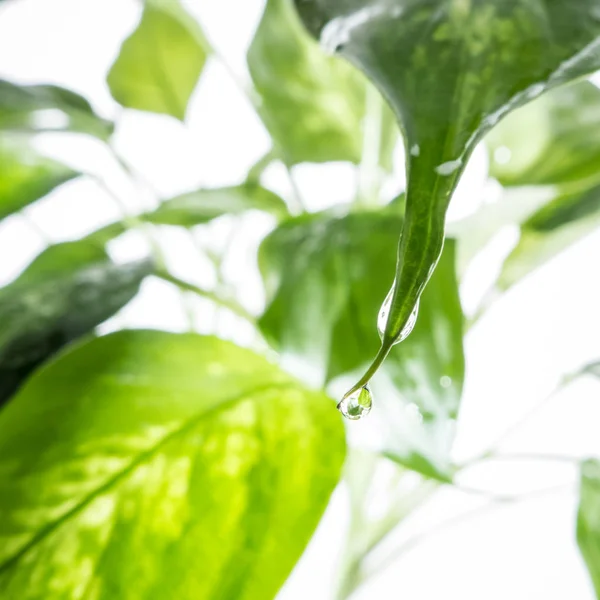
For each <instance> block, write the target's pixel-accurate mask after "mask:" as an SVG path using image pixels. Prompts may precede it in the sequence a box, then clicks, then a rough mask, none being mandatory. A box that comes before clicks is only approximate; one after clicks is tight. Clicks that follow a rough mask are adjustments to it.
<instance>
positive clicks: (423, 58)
mask: <svg viewBox="0 0 600 600" xmlns="http://www.w3.org/2000/svg"><path fill="white" fill-rule="evenodd" d="M296 6H297V8H298V11H299V12H300V15H301V16H302V18H303V20H304V22H305V24H306V26H307V27H308V29H309V30H310V31H311V32H312V33H313V34H314V35H315V36H316V37H317V38H319V39H320V40H321V42H322V43H323V44H324V45H326V46H328V47H330V48H331V49H335V50H336V51H337V52H339V53H340V54H341V55H343V56H344V57H346V58H347V59H348V60H350V61H351V62H352V63H354V64H355V65H356V66H358V67H359V68H360V69H361V70H362V71H363V72H365V73H367V74H368V75H369V76H370V77H371V78H372V79H373V81H374V82H375V83H376V84H377V86H378V87H379V89H380V90H381V91H382V93H383V95H384V96H385V97H386V98H387V99H388V100H389V101H390V103H391V105H392V107H393V108H394V111H395V112H396V114H397V115H398V118H399V120H400V121H401V123H402V130H403V132H404V134H405V143H406V147H407V148H408V149H409V152H408V164H407V196H406V220H405V221H404V227H403V232H402V236H401V239H400V247H399V251H398V263H397V275H396V280H397V284H396V287H395V291H394V296H393V299H392V306H391V310H390V317H389V319H388V322H387V329H386V332H385V336H384V340H383V345H382V348H381V350H380V352H379V354H378V355H377V357H376V359H375V361H374V362H373V364H372V366H371V367H370V368H369V369H368V371H367V373H365V375H364V376H363V378H361V380H359V381H358V382H357V383H356V385H355V386H353V388H352V390H354V389H357V388H359V387H361V386H362V385H363V384H364V383H365V382H366V381H368V380H369V379H370V377H371V376H372V374H373V373H374V372H375V371H376V370H377V368H378V366H379V365H380V364H381V362H382V361H383V360H384V358H385V356H386V354H387V352H388V351H389V349H390V348H391V347H392V345H393V343H394V342H395V340H396V339H397V338H398V337H399V336H400V335H401V332H402V330H403V329H404V327H405V326H406V324H407V323H408V321H409V320H410V318H411V314H412V312H413V309H414V306H415V304H416V302H417V300H418V298H419V296H420V295H421V293H422V291H423V289H424V288H425V285H426V284H427V282H428V280H429V278H430V276H431V274H432V272H433V269H434V268H435V265H436V262H437V260H438V258H439V256H440V253H441V250H442V245H443V240H444V222H445V213H446V209H447V206H448V203H449V201H450V198H451V196H452V193H453V191H454V189H455V187H456V184H457V182H458V179H459V177H460V174H461V173H462V171H463V169H464V167H465V165H466V162H467V160H468V158H469V155H470V153H471V152H472V150H473V149H474V147H475V145H476V144H477V142H478V141H479V140H480V139H481V137H482V136H483V134H484V133H486V132H487V131H488V130H489V129H491V128H492V127H493V126H494V125H495V124H496V123H497V122H498V121H499V120H500V119H501V118H502V117H503V116H505V115H506V114H508V113H509V112H510V111H511V110H513V109H515V108H517V107H518V106H520V105H523V104H525V103H527V102H529V101H531V100H533V99H534V98H536V97H537V96H539V95H540V94H542V93H543V92H544V91H545V90H548V89H551V88H553V87H556V86H558V85H561V84H564V83H567V82H568V81H571V80H574V79H576V78H578V77H581V76H582V75H585V74H588V73H591V72H593V71H594V70H596V69H597V68H598V67H600V54H599V53H598V47H599V45H600V20H599V19H598V18H597V10H598V5H597V1H596V0H581V1H580V2H554V1H549V0H535V1H534V0H481V1H479V2H476V3H473V2H470V1H468V0H457V1H455V2H448V1H446V0H408V1H406V0H378V1H375V2H372V1H367V0H348V1H345V2H339V1H338V0H296Z"/></svg>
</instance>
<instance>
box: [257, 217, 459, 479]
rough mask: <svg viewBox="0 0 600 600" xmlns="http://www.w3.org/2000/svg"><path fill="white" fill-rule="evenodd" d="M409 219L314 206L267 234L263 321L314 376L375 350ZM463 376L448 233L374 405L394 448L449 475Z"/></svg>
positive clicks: (339, 370) (359, 362)
mask: <svg viewBox="0 0 600 600" xmlns="http://www.w3.org/2000/svg"><path fill="white" fill-rule="evenodd" d="M400 227H401V219H400V218H399V217H398V216H397V215H395V214H393V213H390V211H384V212H380V213H356V214H351V215H349V216H346V217H335V216H334V215H331V214H326V213H325V214H315V215H311V216H305V217H300V218H297V219H294V220H291V221H287V222H285V223H284V224H282V225H281V226H280V227H279V228H278V229H276V230H275V231H274V232H273V233H272V234H270V235H269V236H268V237H267V238H266V240H265V241H264V242H263V245H262V246H261V249H260V254H259V258H260V266H261V271H262V273H263V277H264V279H265V284H266V288H267V294H268V297H269V304H268V307H267V310H266V311H265V313H264V315H263V316H262V318H261V319H260V326H261V329H262V331H263V333H264V334H265V336H266V337H267V339H268V340H269V341H270V342H271V343H272V344H273V345H274V346H275V347H276V348H278V349H279V351H280V352H281V353H282V355H283V359H284V361H286V362H288V363H289V364H290V365H291V366H293V367H295V368H296V369H298V372H301V373H302V374H303V375H304V377H306V378H308V379H310V380H311V381H313V382H314V383H315V384H323V383H325V382H326V381H330V380H332V379H334V378H336V377H339V376H341V375H346V376H347V375H348V374H350V373H352V372H356V370H357V369H360V368H362V367H364V365H365V363H366V362H367V361H368V359H369V357H370V355H371V354H372V353H373V352H375V351H376V349H377V347H378V345H379V338H378V335H377V329H376V321H377V314H378V312H379V307H380V305H381V302H382V301H383V299H384V298H385V295H386V293H387V291H388V290H389V287H390V285H391V283H392V281H393V277H394V264H395V254H394V249H395V248H396V240H397V233H398V230H399V228H400ZM463 376H464V359H463V349H462V313H461V309H460V303H459V300H458V292H457V283H456V277H455V273H454V244H453V243H452V242H451V241H449V242H448V245H447V250H446V252H445V253H444V256H443V257H442V260H441V263H440V266H439V268H438V272H437V273H436V275H435V276H434V278H433V279H432V283H431V285H430V288H429V289H428V290H427V292H426V293H425V294H424V296H423V301H422V303H421V308H420V316H419V319H418V321H417V325H416V327H415V330H414V331H413V333H412V334H411V336H410V337H409V338H408V339H407V340H406V341H404V342H403V343H402V344H400V345H399V346H398V347H396V348H394V349H393V350H392V352H391V354H390V358H389V360H388V362H387V363H386V365H385V368H384V369H383V371H382V373H381V375H380V377H378V378H376V379H375V380H374V382H373V390H374V392H375V408H374V410H373V414H374V415H377V414H378V411H380V412H379V414H380V416H384V418H383V419H382V421H383V422H382V427H383V428H384V429H385V428H389V431H388V432H387V434H386V435H387V438H386V439H387V440H388V444H387V447H388V449H389V450H390V454H392V455H393V456H394V457H395V458H396V459H397V460H399V461H401V462H404V464H406V465H408V466H409V467H410V468H414V469H416V470H419V471H421V472H424V473H426V474H427V475H429V476H432V477H438V478H443V479H448V478H450V476H451V473H450V468H449V458H448V443H449V440H450V438H451V436H448V435H446V434H447V433H448V432H449V423H450V422H451V421H452V420H453V419H454V418H455V417H456V415H457V410H458V405H459V401H460V394H461V388H462V381H463ZM378 400H379V405H378V404H377V402H378ZM410 405H413V407H412V408H411V407H410ZM407 407H408V409H407ZM417 407H418V409H417V410H416V411H415V410H413V409H415V408H417ZM421 420H423V422H421Z"/></svg>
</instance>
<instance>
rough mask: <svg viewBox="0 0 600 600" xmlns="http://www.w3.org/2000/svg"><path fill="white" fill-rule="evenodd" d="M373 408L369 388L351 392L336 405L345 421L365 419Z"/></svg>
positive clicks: (365, 387)
mask: <svg viewBox="0 0 600 600" xmlns="http://www.w3.org/2000/svg"><path fill="white" fill-rule="evenodd" d="M372 406H373V394H372V393H371V390H370V389H369V386H367V385H365V386H364V387H362V388H360V389H358V390H356V391H355V392H352V393H351V394H350V395H349V396H344V397H343V398H342V400H341V402H340V403H339V404H338V405H337V409H338V410H339V411H340V412H341V413H342V415H343V416H344V417H346V419H350V420H351V421H358V420H359V419H362V418H363V417H366V416H367V415H368V414H369V413H370V412H371V407H372Z"/></svg>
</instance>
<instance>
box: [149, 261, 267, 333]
mask: <svg viewBox="0 0 600 600" xmlns="http://www.w3.org/2000/svg"><path fill="white" fill-rule="evenodd" d="M154 275H156V276H157V277H160V279H163V280H164V281H168V282H169V283H172V284H173V285H176V286H177V287H178V288H179V289H181V290H184V291H187V292H193V293H194V294H197V295H198V296H201V297H202V298H206V299H208V300H211V301H212V302H214V303H215V304H217V305H219V306H223V307H224V308H227V309H229V310H230V311H231V312H233V313H235V314H236V315H238V316H239V317H242V318H243V319H245V320H246V321H248V322H249V323H250V324H252V325H254V326H256V319H255V318H254V315H252V313H250V312H249V311H248V310H246V309H245V308H244V307H243V306H242V305H241V304H240V303H239V302H237V301H236V300H234V299H232V298H223V297H222V296H220V295H219V294H217V293H216V292H213V291H211V290H205V289H203V288H201V287H199V286H197V285H194V284H193V283H189V282H187V281H184V280H183V279H179V277H176V276H175V275H171V273H169V272H167V271H165V270H160V269H157V271H156V272H155V273H154Z"/></svg>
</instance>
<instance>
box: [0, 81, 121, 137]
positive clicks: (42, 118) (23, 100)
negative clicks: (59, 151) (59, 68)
mask: <svg viewBox="0 0 600 600" xmlns="http://www.w3.org/2000/svg"><path fill="white" fill-rule="evenodd" d="M0 130H4V131H18V132H25V133H29V132H36V131H76V132H80V133H88V134H90V135H94V136H96V137H99V138H101V139H107V138H108V137H109V136H110V134H111V133H112V131H113V124H112V123H111V122H110V121H107V120H105V119H101V118H100V117H99V116H98V115H96V114H95V113H94V111H93V109H92V107H91V106H90V104H89V102H88V101H87V100H85V98H83V97H82V96H80V95H79V94H76V93H75V92H71V91H70V90H66V89H64V88H61V87H57V86H55V85H15V84H14V83H10V82H9V81H4V80H0Z"/></svg>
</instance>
